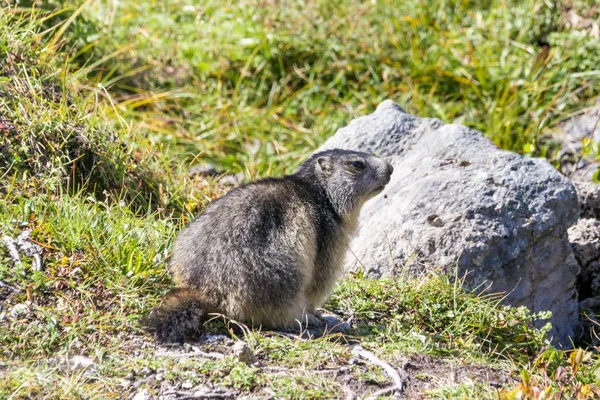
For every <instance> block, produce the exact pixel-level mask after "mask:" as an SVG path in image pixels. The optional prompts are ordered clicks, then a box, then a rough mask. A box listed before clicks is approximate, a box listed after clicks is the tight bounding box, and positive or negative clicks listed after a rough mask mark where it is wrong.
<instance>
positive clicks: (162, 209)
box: [0, 0, 600, 399]
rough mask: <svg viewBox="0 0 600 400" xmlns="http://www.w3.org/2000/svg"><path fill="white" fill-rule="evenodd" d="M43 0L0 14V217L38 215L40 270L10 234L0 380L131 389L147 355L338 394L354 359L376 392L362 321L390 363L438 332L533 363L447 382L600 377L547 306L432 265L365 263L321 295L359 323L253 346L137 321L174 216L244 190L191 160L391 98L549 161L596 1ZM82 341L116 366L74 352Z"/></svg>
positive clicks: (227, 375) (307, 132)
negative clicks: (243, 358) (501, 299)
mask: <svg viewBox="0 0 600 400" xmlns="http://www.w3.org/2000/svg"><path fill="white" fill-rule="evenodd" d="M31 4H32V2H31V1H29V2H28V1H21V2H19V4H18V5H16V6H15V5H12V6H7V7H6V8H4V9H2V12H0V177H1V179H0V232H1V235H8V236H11V237H13V238H14V237H16V236H18V235H19V234H20V233H21V232H22V231H23V230H24V229H31V230H32V233H31V238H32V240H34V241H35V242H37V243H39V244H40V245H41V246H42V247H43V249H44V253H43V259H44V269H43V271H41V272H34V271H32V270H31V265H30V263H31V260H30V258H29V257H24V263H23V266H22V267H15V265H14V262H13V261H12V260H11V258H10V256H9V254H8V251H7V250H6V248H5V247H3V246H0V281H1V282H3V283H5V284H8V285H10V286H13V287H15V288H18V289H19V290H20V292H19V293H11V292H9V291H7V290H4V289H3V288H1V287H0V397H2V398H5V397H6V398H9V397H10V396H12V398H15V399H16V398H115V399H119V398H123V397H124V396H125V397H126V396H130V395H132V394H133V393H135V392H136V391H137V388H135V387H132V386H131V382H132V381H134V380H137V379H141V378H143V377H144V376H145V374H146V372H144V371H147V370H150V371H162V372H161V374H163V375H164V381H166V382H170V383H172V384H176V383H178V382H179V383H181V382H187V381H189V382H190V383H192V384H194V385H195V384H209V383H210V384H218V385H223V386H225V387H228V388H231V389H235V390H240V391H242V392H243V393H246V394H255V395H260V396H265V397H268V396H274V395H275V394H276V395H277V396H278V397H281V398H306V397H308V398H327V397H329V398H330V397H335V396H339V395H340V393H343V391H344V390H345V385H346V384H347V383H345V382H344V381H342V380H341V379H337V380H336V379H334V378H332V376H330V375H327V374H329V373H330V372H328V370H330V369H335V368H339V367H340V366H344V367H346V368H348V369H347V372H345V374H346V375H345V376H347V377H348V378H349V379H350V382H354V383H357V385H359V386H361V387H363V388H366V389H364V390H365V391H364V393H363V392H360V391H359V395H363V394H367V392H373V391H375V390H377V389H379V388H381V387H383V386H385V385H386V384H387V382H388V378H387V377H386V376H385V375H384V374H383V373H382V371H381V369H380V368H378V367H376V366H373V365H360V364H357V363H354V362H351V360H352V359H353V356H352V354H351V347H350V346H351V345H353V344H356V343H360V344H361V345H362V346H363V347H365V348H366V349H369V350H371V351H373V352H374V353H375V354H377V356H378V357H380V358H382V359H385V360H387V361H389V362H391V363H396V364H397V362H398V360H400V359H401V358H403V357H406V356H407V355H411V354H425V355H428V356H429V357H434V358H436V359H441V360H445V361H444V362H452V363H458V364H460V365H467V366H470V367H471V366H472V367H473V368H475V367H477V368H479V367H481V368H497V369H501V370H505V371H509V372H510V373H511V374H512V376H513V377H515V380H514V381H512V383H509V384H507V386H506V387H504V388H501V389H499V388H494V387H492V386H490V385H489V384H488V383H486V382H473V383H472V384H471V383H460V384H457V383H451V382H450V383H449V382H447V381H445V380H443V379H441V378H439V377H437V378H435V379H433V382H434V388H433V389H431V390H430V391H428V393H427V394H428V396H431V397H433V398H449V397H450V398H490V397H492V398H495V397H496V398H507V399H513V398H522V395H521V394H519V391H521V393H522V394H529V395H530V397H531V393H533V392H535V391H544V390H548V391H549V392H551V393H552V394H553V395H554V396H558V395H557V394H558V393H561V392H562V394H563V396H565V397H572V398H577V396H579V398H585V396H591V395H590V394H589V393H591V392H594V391H595V392H598V390H599V389H598V382H599V381H600V361H599V359H598V357H597V355H595V354H592V351H593V349H592V348H590V349H588V350H589V352H587V353H586V352H582V351H581V352H562V351H559V350H557V349H554V348H552V347H551V346H550V345H549V344H548V343H547V342H546V339H545V329H541V330H540V329H536V328H534V327H533V324H534V322H536V321H538V322H539V321H542V322H543V319H544V318H546V317H547V316H546V315H530V314H529V313H528V312H527V311H526V310H524V309H520V308H517V309H515V308H510V307H504V306H501V305H499V304H498V299H497V298H495V297H493V296H487V297H485V296H475V295H473V294H469V293H467V292H466V291H464V290H463V289H462V288H461V285H460V282H458V283H452V282H451V281H450V280H449V279H448V278H447V277H444V276H438V275H431V276H428V277H426V278H424V279H422V280H410V281H403V280H397V281H385V280H384V281H370V280H366V279H365V278H363V277H361V276H360V275H358V276H352V277H347V278H346V279H345V280H344V281H343V282H342V284H341V286H340V288H339V289H338V290H337V292H336V294H335V295H334V296H333V298H332V299H331V301H330V302H329V303H328V305H327V307H328V308H329V309H330V310H335V311H338V312H339V313H341V314H342V315H346V316H348V317H350V316H352V317H353V318H354V324H355V325H354V328H353V330H352V331H350V332H348V333H346V334H344V335H340V334H330V335H327V336H325V337H323V338H317V339H313V340H306V341H305V340H300V339H293V338H290V337H286V336H282V335H278V334H273V333H269V332H261V331H258V330H255V331H245V333H244V334H243V335H241V336H240V337H241V338H243V339H244V340H245V341H247V343H248V344H249V346H250V347H251V349H252V351H253V352H254V354H255V355H256V356H257V358H258V359H259V365H245V364H242V363H239V362H237V361H236V360H235V359H234V358H233V357H231V356H227V357H226V358H225V359H222V360H212V359H197V358H177V357H168V356H165V357H157V356H156V355H155V353H154V351H155V349H154V348H153V347H152V346H150V347H148V346H146V345H145V344H144V343H146V342H149V341H150V339H149V337H148V336H144V333H143V332H142V330H141V329H140V327H139V326H138V323H137V321H138V320H139V318H140V317H141V316H142V315H143V314H145V313H147V312H148V310H149V309H150V308H151V307H152V306H154V305H155V304H156V303H157V302H158V301H159V300H160V298H161V296H162V295H163V294H164V293H165V292H166V291H167V290H168V288H169V287H170V286H171V282H170V278H169V276H168V274H166V272H165V267H166V265H167V263H168V259H169V255H170V252H171V248H172V243H173V239H174V238H175V236H176V234H177V232H178V231H179V230H180V229H181V227H182V226H184V225H185V223H187V222H188V221H189V219H190V218H192V216H193V215H195V214H197V213H198V212H199V211H201V210H202V209H203V208H204V207H205V205H206V204H207V203H208V202H209V201H210V200H212V199H214V198H215V197H217V196H219V195H221V194H223V193H224V192H225V191H226V190H227V188H226V187H223V186H222V185H219V184H218V182H217V179H203V178H197V177H196V178H193V177H189V176H188V175H187V170H188V169H189V167H190V166H192V165H195V164H201V163H203V162H211V163H213V164H215V165H216V166H217V167H218V168H219V169H220V170H221V171H224V172H244V174H245V175H246V177H247V178H250V179H255V178H259V177H262V176H267V175H273V174H282V173H286V172H291V171H292V170H293V169H294V168H295V166H297V165H298V164H299V163H300V162H301V161H302V160H303V159H304V157H306V156H307V155H308V154H310V153H311V151H312V150H314V149H315V148H317V146H318V145H319V144H320V143H322V142H323V141H324V140H325V139H326V138H327V137H328V136H330V135H331V134H333V133H334V131H335V130H336V129H337V128H339V127H341V126H343V125H345V124H347V123H348V122H349V121H350V120H351V119H352V118H353V117H355V116H359V115H364V114H366V113H368V112H371V111H372V110H373V109H374V107H375V106H376V105H377V104H378V103H379V102H380V101H382V100H383V99H386V98H392V99H394V100H396V101H397V102H398V103H400V104H401V105H402V106H403V107H404V108H405V109H406V110H407V111H409V112H412V113H416V114H419V115H421V116H427V117H437V118H440V119H442V120H443V121H445V122H457V123H462V124H466V125H468V126H472V127H475V128H477V129H480V130H481V131H482V132H484V133H485V134H486V135H487V137H488V138H490V139H491V140H492V141H494V142H495V143H496V144H498V145H499V146H501V147H503V148H506V149H509V150H513V151H517V152H521V153H526V154H531V155H543V156H547V157H549V158H550V159H551V160H552V157H553V156H554V153H553V151H554V144H553V142H552V140H551V138H550V136H551V134H552V131H553V128H554V127H555V126H556V124H557V123H559V122H560V121H561V120H563V119H564V118H566V117H568V116H569V115H572V114H575V113H578V112H580V111H581V110H582V109H583V108H585V107H586V106H588V105H590V104H591V103H592V102H593V101H594V100H595V99H596V98H597V97H598V94H599V92H600V85H599V80H598V77H599V76H600V70H599V69H598V65H600V41H598V40H597V39H593V38H591V37H590V36H589V35H586V34H585V32H584V31H576V30H573V29H572V28H571V27H569V25H568V23H567V20H566V17H565V13H566V11H567V9H574V10H576V11H577V12H578V13H579V14H581V15H583V16H586V17H589V18H598V11H597V10H596V11H594V10H595V9H594V8H593V7H592V6H593V4H594V2H593V1H587V2H586V1H569V2H563V3H559V2H556V3H553V2H548V1H534V0H526V1H524V2H516V1H500V0H489V1H480V2H475V1H461V2H448V1H443V0H436V1H418V0H409V1H405V2H394V1H391V0H388V1H381V0H378V1H367V2H351V1H349V0H348V1H345V0H336V1H314V2H305V3H302V2H292V1H284V2H271V1H266V0H265V1H228V0H211V1H206V2H197V1H191V0H175V1H171V2H158V1H153V0H139V1H135V2H119V3H114V2H105V1H100V0H88V1H85V2H82V1H71V0H56V1H38V2H35V7H33V6H32V5H31ZM3 7H5V6H3ZM17 304H20V305H25V306H26V307H25V310H24V311H23V312H22V313H20V314H14V315H13V314H11V311H12V310H13V307H14V306H15V305H17ZM21 307H22V306H21ZM219 327H221V328H222V325H219V324H216V325H215V327H214V329H218V328H219ZM73 354H82V355H87V356H89V357H91V358H93V359H94V360H95V361H96V362H97V363H98V365H99V367H98V372H97V373H96V374H94V375H92V376H91V377H90V376H87V375H85V374H83V373H80V372H69V371H65V370H64V368H62V367H61V366H60V360H61V359H62V358H64V357H65V356H67V355H73ZM266 367H269V368H270V369H269V368H266ZM281 368H286V369H287V370H286V372H285V373H281ZM278 371H279V372H278ZM323 371H324V372H323ZM426 375H427V373H424V374H423V379H425V378H426ZM131 377H133V378H131ZM518 381H521V382H522V383H521V384H518ZM159 386H160V385H158V386H157V385H152V384H149V383H147V384H143V385H142V387H146V388H148V390H149V391H150V392H151V393H153V394H156V392H157V391H158V387H159ZM367 389H368V390H367ZM519 396H521V397H519ZM596 396H600V394H598V393H596Z"/></svg>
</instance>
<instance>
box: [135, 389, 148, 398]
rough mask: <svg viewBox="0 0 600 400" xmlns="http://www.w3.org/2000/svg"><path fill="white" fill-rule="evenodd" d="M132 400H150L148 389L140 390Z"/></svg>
mask: <svg viewBox="0 0 600 400" xmlns="http://www.w3.org/2000/svg"><path fill="white" fill-rule="evenodd" d="M132 400H150V393H148V390H146V389H140V390H138V391H137V392H136V394H135V395H134V396H133V397H132Z"/></svg>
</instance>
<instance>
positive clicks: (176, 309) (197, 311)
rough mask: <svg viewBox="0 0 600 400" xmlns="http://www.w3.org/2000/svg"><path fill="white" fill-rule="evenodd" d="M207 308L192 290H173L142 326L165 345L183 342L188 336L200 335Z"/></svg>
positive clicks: (143, 321) (143, 320)
mask: <svg viewBox="0 0 600 400" xmlns="http://www.w3.org/2000/svg"><path fill="white" fill-rule="evenodd" d="M206 313H207V310H206V307H205V306H204V304H203V302H202V300H201V299H200V298H199V297H198V295H197V293H196V292H195V291H193V290H190V289H173V290H172V291H171V292H170V293H169V294H168V295H167V297H166V298H165V300H164V301H163V302H162V304H161V305H160V306H157V307H155V308H154V309H153V310H152V311H151V312H150V314H148V315H147V316H146V317H144V318H143V319H142V320H141V323H142V325H143V326H144V327H145V328H146V329H147V330H148V331H150V332H152V333H154V336H155V337H156V340H157V341H159V342H163V343H174V342H182V341H183V339H184V338H185V337H186V336H192V335H199V334H200V333H201V332H202V321H203V319H204V317H205V315H206Z"/></svg>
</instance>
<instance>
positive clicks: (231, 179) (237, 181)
mask: <svg viewBox="0 0 600 400" xmlns="http://www.w3.org/2000/svg"><path fill="white" fill-rule="evenodd" d="M245 179H246V177H245V176H244V173H243V172H240V173H238V174H235V175H225V176H224V177H222V178H221V179H219V183H220V184H223V185H230V186H239V185H241V184H242V183H244V180H245Z"/></svg>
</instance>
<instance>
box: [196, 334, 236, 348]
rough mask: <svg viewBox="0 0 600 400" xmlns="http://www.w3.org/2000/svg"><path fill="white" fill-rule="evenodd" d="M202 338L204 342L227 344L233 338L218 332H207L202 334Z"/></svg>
mask: <svg viewBox="0 0 600 400" xmlns="http://www.w3.org/2000/svg"><path fill="white" fill-rule="evenodd" d="M203 340H204V343H206V344H223V345H229V344H231V343H232V342H233V340H232V339H231V338H230V337H229V336H226V335H222V334H219V333H207V334H205V335H204V338H203Z"/></svg>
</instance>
